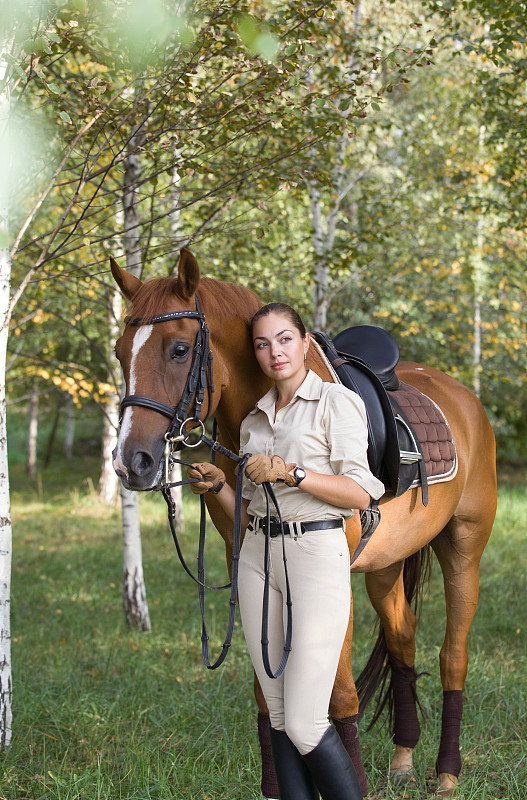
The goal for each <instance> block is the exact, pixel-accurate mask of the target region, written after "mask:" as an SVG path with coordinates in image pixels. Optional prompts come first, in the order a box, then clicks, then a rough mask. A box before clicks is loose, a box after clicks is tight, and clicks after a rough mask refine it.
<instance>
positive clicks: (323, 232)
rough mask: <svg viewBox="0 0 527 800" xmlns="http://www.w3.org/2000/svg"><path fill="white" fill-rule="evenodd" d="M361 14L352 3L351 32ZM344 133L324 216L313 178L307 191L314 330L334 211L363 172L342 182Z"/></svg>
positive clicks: (324, 309) (322, 326)
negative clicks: (328, 205) (309, 216)
mask: <svg viewBox="0 0 527 800" xmlns="http://www.w3.org/2000/svg"><path fill="white" fill-rule="evenodd" d="M360 13H361V0H357V2H356V4H355V12H354V15H353V31H354V32H355V31H356V29H357V27H358V25H359V21H360ZM353 67H354V57H353V56H352V58H351V59H350V63H349V65H348V71H349V75H350V83H351V81H352V76H353ZM348 113H349V112H347V111H345V112H343V116H347V115H348ZM346 139H347V135H346V133H343V134H342V135H341V137H340V138H339V140H338V142H337V151H336V158H335V166H334V170H333V185H332V190H331V195H332V198H333V199H332V203H331V207H330V209H329V211H328V213H327V214H326V215H325V216H324V213H323V210H322V198H321V196H320V192H319V190H318V187H317V184H316V181H314V180H310V181H309V182H308V185H309V193H310V199H311V214H312V220H313V249H314V252H315V286H314V289H313V301H314V309H315V313H314V318H313V327H314V329H315V330H322V331H325V330H326V325H327V314H328V306H329V295H328V288H329V272H330V270H329V265H330V258H331V251H332V250H333V245H334V242H335V231H336V227H337V221H338V213H339V210H340V207H341V205H342V201H343V200H344V198H345V197H346V195H347V194H348V192H349V191H350V190H351V188H352V187H353V186H355V184H356V183H357V181H358V180H360V179H361V178H362V176H363V175H364V173H365V170H364V171H361V172H360V174H359V175H357V176H355V177H354V178H353V179H352V180H350V181H348V182H347V183H345V178H346V170H345V163H344V160H345V155H346Z"/></svg>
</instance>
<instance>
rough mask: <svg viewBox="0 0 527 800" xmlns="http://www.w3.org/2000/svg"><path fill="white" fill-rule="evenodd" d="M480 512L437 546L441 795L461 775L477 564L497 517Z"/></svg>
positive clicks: (455, 524) (451, 790)
mask: <svg viewBox="0 0 527 800" xmlns="http://www.w3.org/2000/svg"><path fill="white" fill-rule="evenodd" d="M486 511H487V513H486V514H485V513H484V512H485V509H480V514H479V516H480V519H479V521H478V520H474V519H468V518H467V517H466V516H465V517H461V516H459V517H458V516H454V517H453V518H452V520H451V521H450V522H449V524H448V525H447V526H446V527H445V528H444V530H443V531H442V532H441V533H440V534H439V535H438V536H437V537H436V538H435V539H434V540H433V542H432V547H433V549H434V552H435V554H436V556H437V559H438V561H439V563H440V565H441V571H442V573H443V581H444V587H445V602H446V631H445V638H444V641H443V646H442V648H441V652H440V655H439V664H440V671H441V684H442V686H443V713H442V721H441V743H440V746H439V753H438V758H437V763H436V770H437V773H438V777H439V786H438V794H439V795H440V796H442V797H443V798H449V797H453V796H455V785H456V783H457V779H458V776H459V773H460V771H461V756H460V752H459V732H460V727H461V717H462V712H463V687H464V685H465V679H466V676H467V669H468V651H467V638H468V632H469V629H470V626H471V624H472V620H473V618H474V614H475V612H476V607H477V603H478V593H479V563H480V559H481V555H482V553H483V550H484V547H485V545H486V543H487V541H488V538H489V536H490V531H491V528H492V522H493V519H494V513H493V512H492V509H487V510H486Z"/></svg>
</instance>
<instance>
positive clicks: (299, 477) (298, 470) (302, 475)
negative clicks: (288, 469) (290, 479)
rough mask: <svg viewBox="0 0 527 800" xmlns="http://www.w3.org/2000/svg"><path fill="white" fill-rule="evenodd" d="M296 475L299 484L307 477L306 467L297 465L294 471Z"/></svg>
mask: <svg viewBox="0 0 527 800" xmlns="http://www.w3.org/2000/svg"><path fill="white" fill-rule="evenodd" d="M294 476H295V478H296V480H297V484H298V483H300V481H303V480H304V478H305V477H306V471H305V469H302V467H297V468H296V469H295V471H294Z"/></svg>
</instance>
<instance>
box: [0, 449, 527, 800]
mask: <svg viewBox="0 0 527 800" xmlns="http://www.w3.org/2000/svg"><path fill="white" fill-rule="evenodd" d="M96 475H97V463H96V461H95V459H93V458H84V459H78V460H77V461H76V462H74V463H73V464H72V465H68V467H67V468H66V469H64V470H63V469H62V468H60V467H58V466H54V465H53V464H52V466H51V468H50V469H49V470H47V471H46V472H45V473H44V474H43V475H42V476H41V477H40V478H39V479H38V480H36V481H35V482H34V483H33V485H30V486H28V485H27V484H26V480H25V477H24V474H23V469H22V465H21V464H20V463H19V464H17V463H15V464H14V465H13V468H12V474H11V478H12V486H13V492H12V507H13V521H14V537H13V538H14V545H13V551H14V555H13V585H12V636H13V641H12V655H13V671H14V696H13V697H14V707H13V714H14V730H13V741H12V745H11V747H10V748H9V750H8V752H7V753H6V754H5V755H4V756H3V757H2V761H1V762H0V763H1V767H2V773H1V778H0V780H1V783H0V798H2V800H15V799H16V800H24V799H25V798H27V799H28V800H40V798H46V800H47V799H48V798H49V799H51V798H53V800H74V799H75V798H82V799H83V800H92V798H93V799H94V800H95V799H97V800H99V798H101V800H102V799H103V798H104V799H105V800H106V799H108V800H132V798H139V799H140V800H154V798H155V799H156V800H158V799H159V800H169V799H175V800H180V799H181V800H186V799H187V798H188V799H189V800H212V799H213V798H214V799H218V800H219V798H222V799H223V798H225V799H227V798H228V799H230V798H234V799H236V798H238V799H239V800H249V798H258V797H260V792H259V780H260V759H259V750H258V741H257V735H256V725H255V719H256V710H255V705H254V700H253V694H252V670H251V667H250V664H249V659H248V657H247V655H246V652H245V648H244V643H243V635H242V631H241V628H240V626H239V624H238V625H237V628H236V631H235V636H234V644H233V647H232V648H231V652H230V654H229V656H228V658H227V661H226V662H225V665H224V666H223V667H221V668H220V669H219V670H217V671H213V672H211V671H208V670H207V669H205V667H204V666H203V665H202V663H201V655H200V653H201V643H200V619H199V608H198V601H197V590H196V588H195V586H194V584H193V583H192V582H191V581H190V580H189V579H188V578H187V576H186V575H185V574H184V573H183V571H182V569H181V567H180V565H179V562H178V561H177V557H176V554H175V550H174V547H173V544H172V540H171V537H170V533H169V530H168V528H167V526H166V520H165V506H164V503H163V501H162V499H161V498H160V497H158V496H155V497H154V496H141V519H142V533H143V557H144V571H145V580H146V587H147V597H148V602H149V610H150V616H151V621H152V631H151V632H150V633H140V632H137V631H129V630H127V628H126V626H125V624H124V618H123V611H122V603H121V570H122V545H121V533H120V518H119V513H118V512H117V511H115V510H109V509H107V508H105V507H104V506H102V505H101V504H100V502H99V501H98V499H97V497H96V494H95V493H94V491H93V482H94V481H95V478H96ZM90 476H91V481H90ZM523 477H525V476H523ZM523 486H524V482H523V481H518V480H517V479H515V478H514V476H504V479H503V481H502V485H501V488H500V504H499V514H498V519H497V522H496V525H495V528H494V532H493V536H492V538H491V542H490V544H489V546H488V548H487V550H486V553H485V555H484V559H483V564H482V577H481V596H480V606H479V609H478V612H477V615H476V619H475V621H474V624H473V628H472V631H471V636H470V654H471V663H470V667H469V676H468V680H467V685H466V691H465V717H464V725H463V730H462V758H463V762H464V770H463V773H462V779H461V784H460V785H461V790H460V796H461V797H462V798H466V799H467V800H476V798H477V800H491V799H492V800H495V799H496V798H499V799H500V800H524V798H525V792H526V790H525V787H526V786H527V761H526V757H525V749H526V747H525V743H526V739H527V720H526V713H527V712H526V707H527V696H526V695H527V692H526V684H527V678H526V673H527V669H526V668H527V655H526V631H527V612H526V610H525V608H526V606H525V575H526V566H527V565H526V563H525V562H526V557H525V544H524V543H525V532H526V530H527V499H525V497H524V495H525V492H524V490H523ZM185 514H186V520H187V528H186V533H185V535H184V536H183V537H182V542H183V547H184V550H185V553H186V554H187V556H188V560H189V563H190V564H192V563H195V561H194V557H195V554H196V548H197V523H198V506H197V503H196V502H195V500H194V499H193V498H192V497H188V498H187V500H186V505H185ZM207 561H208V565H209V570H208V575H207V579H208V580H210V581H211V582H215V583H221V582H224V581H225V579H226V571H225V566H224V556H223V547H222V543H221V540H220V538H219V536H218V535H217V534H216V533H215V532H214V531H213V530H212V529H211V531H210V536H209V539H208V555H207ZM353 586H354V592H355V610H356V611H355V614H356V633H355V644H354V663H355V665H356V667H355V668H356V670H357V671H358V670H359V669H360V667H361V666H362V665H363V664H364V661H365V659H366V657H367V654H368V652H369V648H370V646H371V631H372V625H373V623H374V615H373V612H372V610H371V607H370V606H369V603H368V601H367V598H366V594H365V591H364V585H363V580H362V578H361V577H360V576H356V577H354V579H353ZM227 607H228V599H227V595H226V593H224V592H220V593H208V595H207V612H208V624H209V634H210V636H211V642H212V645H213V649H214V652H215V653H217V652H219V649H220V647H221V642H222V641H223V636H224V633H225V625H226V619H227V616H226V615H227ZM443 626H444V621H443V597H442V584H441V578H440V575H439V570H438V569H435V570H434V575H433V578H432V583H431V587H430V592H429V593H428V594H427V597H426V600H425V602H424V605H423V612H422V620H421V623H420V626H419V638H418V669H419V670H420V671H426V672H429V673H430V675H429V676H426V675H425V676H423V677H422V678H421V679H420V681H419V693H420V698H421V702H422V704H423V707H424V709H425V713H426V719H424V720H422V737H421V741H420V743H419V745H418V747H417V749H416V752H415V764H416V770H417V775H418V785H417V788H414V789H411V790H406V791H403V790H400V789H394V788H393V787H391V786H387V785H386V780H385V777H384V775H385V772H386V769H387V766H388V764H389V759H390V752H391V743H390V737H389V733H388V731H387V730H386V729H385V728H383V727H382V726H381V727H379V726H377V727H376V728H375V729H374V730H373V731H371V732H367V731H366V724H365V725H363V729H362V733H361V739H362V751H363V758H364V761H365V764H366V769H367V771H368V773H369V776H370V781H371V787H372V797H383V798H399V797H403V796H405V797H423V796H424V795H425V793H426V791H427V790H428V791H429V792H432V790H433V788H434V779H433V771H434V763H435V758H436V748H437V745H438V735H439V723H440V720H439V715H440V709H441V686H440V682H439V676H438V667H437V658H438V652H439V648H440V646H441V639H442V632H443Z"/></svg>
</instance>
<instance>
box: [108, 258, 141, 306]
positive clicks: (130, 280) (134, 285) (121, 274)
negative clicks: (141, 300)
mask: <svg viewBox="0 0 527 800" xmlns="http://www.w3.org/2000/svg"><path fill="white" fill-rule="evenodd" d="M110 266H111V268H112V275H113V277H114V279H115V282H116V283H117V285H118V287H119V289H120V290H121V292H122V293H123V294H124V296H125V297H126V299H127V300H131V299H132V297H133V296H134V294H136V292H138V291H139V289H140V288H141V286H142V285H143V281H141V280H139V278H136V277H135V275H132V274H131V273H130V272H127V271H126V270H125V269H121V267H120V266H119V264H118V263H117V261H116V260H115V258H112V256H110Z"/></svg>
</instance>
